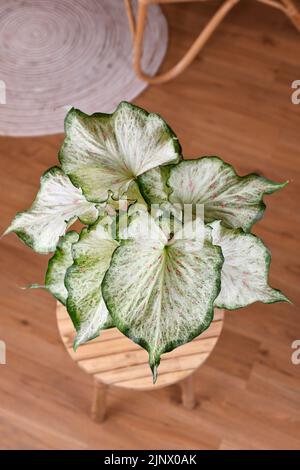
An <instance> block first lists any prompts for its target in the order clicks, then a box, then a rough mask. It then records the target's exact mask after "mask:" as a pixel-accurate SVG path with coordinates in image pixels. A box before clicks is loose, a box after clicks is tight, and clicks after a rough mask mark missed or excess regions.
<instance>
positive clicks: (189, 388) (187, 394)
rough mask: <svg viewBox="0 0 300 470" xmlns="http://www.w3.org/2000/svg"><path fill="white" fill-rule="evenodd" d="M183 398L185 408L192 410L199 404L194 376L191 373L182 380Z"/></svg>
mask: <svg viewBox="0 0 300 470" xmlns="http://www.w3.org/2000/svg"><path fill="white" fill-rule="evenodd" d="M179 385H180V388H181V400H182V404H183V406H184V408H186V409H187V410H192V409H193V408H195V406H196V405H197V400H196V395H195V384H194V377H193V375H190V376H189V377H187V378H186V379H184V380H182V381H181V382H180V384H179Z"/></svg>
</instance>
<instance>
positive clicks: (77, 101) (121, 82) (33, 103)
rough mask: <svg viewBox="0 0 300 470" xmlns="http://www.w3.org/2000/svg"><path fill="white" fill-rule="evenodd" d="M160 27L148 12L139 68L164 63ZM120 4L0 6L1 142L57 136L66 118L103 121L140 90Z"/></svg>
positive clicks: (88, 0)
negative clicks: (101, 116)
mask: <svg viewBox="0 0 300 470" xmlns="http://www.w3.org/2000/svg"><path fill="white" fill-rule="evenodd" d="M167 40H168V31H167V24H166V20H165V18H164V16H163V15H162V13H161V10H160V8H159V7H158V6H153V7H151V8H150V9H149V16H148V24H147V29H146V32H145V46H144V58H143V66H144V68H145V70H147V72H148V73H150V74H154V73H155V72H156V71H157V69H158V67H159V65H160V63H161V61H162V60H163V58H164V55H165V52H166V47H167ZM132 53H133V46H132V35H131V32H130V29H129V24H128V20H127V16H126V10H125V6H124V2H123V0H10V1H9V2H4V1H1V2H0V135H8V136H29V135H31V136H36V135H44V134H55V133H59V132H63V121H64V117H65V115H66V113H67V110H68V109H69V108H70V107H72V106H74V107H76V108H79V109H81V110H82V111H84V112H86V113H88V114H91V113H94V112H106V113H110V112H112V111H114V109H115V108H116V106H117V104H118V103H119V102H120V101H122V100H127V101H130V100H132V99H133V98H134V97H136V96H137V95H138V94H139V93H140V92H141V91H142V90H143V89H144V88H145V87H146V86H147V85H146V83H144V82H142V81H141V80H139V79H138V78H137V77H136V76H135V73H134V71H133V68H132Z"/></svg>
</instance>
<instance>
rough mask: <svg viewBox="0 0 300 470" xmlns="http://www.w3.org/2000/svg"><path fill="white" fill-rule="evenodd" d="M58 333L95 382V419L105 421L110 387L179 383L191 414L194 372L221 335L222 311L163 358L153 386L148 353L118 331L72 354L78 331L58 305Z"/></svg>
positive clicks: (150, 387) (144, 387)
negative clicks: (195, 335)
mask: <svg viewBox="0 0 300 470" xmlns="http://www.w3.org/2000/svg"><path fill="white" fill-rule="evenodd" d="M56 315H57V324H58V329H59V332H60V335H61V338H62V340H63V343H64V345H65V347H66V349H67V351H68V353H69V354H70V356H71V358H72V359H73V360H74V361H75V362H77V364H78V365H79V367H81V368H82V369H83V370H84V371H85V372H87V373H88V374H91V375H92V376H93V379H94V397H93V403H92V418H93V419H94V420H98V421H103V420H104V419H105V415H106V397H107V391H108V387H109V386H115V387H123V388H127V389H128V388H129V389H132V390H156V389H159V388H161V387H166V386H168V385H172V384H175V383H177V382H179V386H180V388H181V397H182V403H183V406H184V407H185V408H187V409H188V410H191V409H193V408H194V407H195V405H196V397H195V390H194V383H193V374H194V372H195V371H196V370H197V369H198V368H199V367H200V366H201V364H203V362H204V361H205V359H207V357H208V356H209V355H210V353H211V352H212V350H213V348H214V346H215V344H216V342H217V341H218V338H219V336H220V334H221V331H222V326H223V322H224V313H223V310H218V309H215V315H214V320H213V322H212V323H211V325H210V327H209V328H208V329H207V330H206V331H205V332H204V333H202V335H201V336H198V337H197V338H195V339H194V340H193V341H191V342H190V343H188V344H185V345H183V346H180V347H179V348H177V349H174V350H173V351H171V352H170V353H167V354H164V355H163V356H162V359H161V363H160V366H159V368H158V379H157V382H156V384H155V385H153V383H152V374H151V371H150V368H149V366H148V353H147V352H146V351H145V350H144V349H142V348H141V347H140V346H138V345H137V344H135V343H133V342H132V341H131V340H130V339H128V338H127V337H126V336H124V335H123V334H122V333H120V332H119V331H118V330H117V329H116V328H111V329H109V330H104V331H102V332H101V335H100V336H99V337H98V338H95V339H94V340H92V341H90V342H89V343H87V344H84V345H82V346H79V348H78V350H77V352H74V351H73V340H74V337H75V330H74V327H73V324H72V321H71V320H70V317H69V315H68V312H67V311H66V309H65V307H64V306H63V305H61V304H59V303H58V304H57V308H56Z"/></svg>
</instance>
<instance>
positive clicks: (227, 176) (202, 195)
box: [138, 157, 287, 231]
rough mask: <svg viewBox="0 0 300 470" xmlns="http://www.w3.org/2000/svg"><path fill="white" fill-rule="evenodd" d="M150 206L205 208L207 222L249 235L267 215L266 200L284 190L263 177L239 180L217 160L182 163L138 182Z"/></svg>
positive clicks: (214, 158) (231, 169)
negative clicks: (156, 204) (167, 202)
mask: <svg viewBox="0 0 300 470" xmlns="http://www.w3.org/2000/svg"><path fill="white" fill-rule="evenodd" d="M138 184H139V186H140V189H141V193H142V194H143V196H144V198H145V199H146V200H147V202H148V203H159V202H161V203H163V204H165V203H166V200H169V201H170V202H171V203H173V204H180V205H181V206H184V204H198V205H199V204H203V205H204V217H205V222H206V223H209V222H212V221H214V220H222V222H223V223H224V224H225V225H226V226H228V227H232V228H238V227H241V228H242V229H243V230H244V231H250V230H251V227H252V225H253V224H254V223H255V222H256V221H257V220H259V219H260V218H261V217H262V216H263V213H264V210H265V204H264V202H263V196H264V195H265V194H271V193H273V192H274V191H277V190H278V189H281V188H283V187H284V186H285V185H286V184H287V183H282V184H281V183H274V182H273V181H270V180H268V179H266V178H264V177H262V176H258V175H255V174H250V175H247V176H238V175H237V174H236V172H235V170H234V169H233V167H232V166H231V165H229V164H227V163H224V162H223V161H222V160H221V159H220V158H218V157H202V158H199V159H197V160H182V161H181V162H180V163H178V164H177V165H172V166H170V168H169V169H168V167H167V168H165V169H164V171H163V172H162V171H161V169H159V168H155V169H154V170H150V171H149V172H147V173H145V174H144V175H141V176H140V177H139V178H138Z"/></svg>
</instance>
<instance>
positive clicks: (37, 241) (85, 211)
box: [4, 167, 98, 254]
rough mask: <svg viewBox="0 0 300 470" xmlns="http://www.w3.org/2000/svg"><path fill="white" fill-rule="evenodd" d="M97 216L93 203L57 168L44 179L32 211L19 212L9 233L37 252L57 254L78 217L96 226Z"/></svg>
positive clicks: (51, 170)
mask: <svg viewBox="0 0 300 470" xmlns="http://www.w3.org/2000/svg"><path fill="white" fill-rule="evenodd" d="M97 217H98V211H97V209H96V208H95V206H94V204H91V203H90V202H88V201H87V200H86V199H85V197H84V196H83V194H82V191H81V189H78V188H76V187H75V186H74V185H73V184H72V183H71V181H70V179H69V178H68V176H66V175H65V174H64V173H63V171H62V170H61V169H60V168H58V167H53V168H50V169H49V170H47V171H46V173H44V175H43V176H42V177H41V187H40V190H39V192H38V194H37V196H36V199H35V201H34V202H33V204H32V206H31V208H30V209H29V210H27V211H24V212H19V213H18V214H17V215H16V217H15V218H14V220H13V221H12V223H11V225H10V227H8V229H7V230H6V231H5V233H4V235H5V234H7V233H11V232H15V233H16V234H17V235H18V236H19V237H20V238H21V239H22V240H23V241H24V242H25V243H26V244H27V245H28V246H30V247H31V248H32V249H33V250H34V251H37V252H38V253H44V254H45V253H50V252H51V251H55V249H56V246H57V243H58V241H59V238H60V237H61V236H62V235H64V234H65V232H66V229H67V228H68V227H69V226H70V225H71V223H73V222H74V221H75V220H76V218H80V220H81V221H82V222H83V223H87V224H90V223H93V222H95V220H96V219H97Z"/></svg>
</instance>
